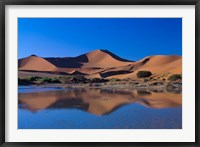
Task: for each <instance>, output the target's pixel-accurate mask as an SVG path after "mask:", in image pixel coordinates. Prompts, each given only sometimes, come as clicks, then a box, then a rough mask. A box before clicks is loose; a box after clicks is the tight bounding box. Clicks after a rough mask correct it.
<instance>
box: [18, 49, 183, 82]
mask: <svg viewBox="0 0 200 147" xmlns="http://www.w3.org/2000/svg"><path fill="white" fill-rule="evenodd" d="M18 70H19V71H21V72H29V73H30V72H37V73H38V72H39V73H45V72H46V73H50V74H51V73H52V74H55V73H57V74H67V75H84V76H86V77H87V78H108V79H109V78H118V79H125V78H130V79H137V76H136V74H137V72H138V71H141V70H148V71H151V72H152V76H153V77H159V76H162V77H163V78H167V77H168V76H170V75H171V74H181V73H182V57H181V56H175V55H168V56H167V55H155V56H148V57H145V58H143V59H141V60H139V61H129V60H126V59H122V58H120V57H118V56H117V55H115V54H113V53H111V52H109V51H107V50H100V49H98V50H94V51H92V52H89V53H86V54H83V55H80V56H77V57H64V58H42V57H39V56H36V55H31V56H29V57H26V58H22V59H19V61H18Z"/></svg>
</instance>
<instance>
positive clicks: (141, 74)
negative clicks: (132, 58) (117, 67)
mask: <svg viewBox="0 0 200 147" xmlns="http://www.w3.org/2000/svg"><path fill="white" fill-rule="evenodd" d="M151 75H152V73H151V72H150V71H138V72H137V77H138V78H146V77H150V76H151Z"/></svg>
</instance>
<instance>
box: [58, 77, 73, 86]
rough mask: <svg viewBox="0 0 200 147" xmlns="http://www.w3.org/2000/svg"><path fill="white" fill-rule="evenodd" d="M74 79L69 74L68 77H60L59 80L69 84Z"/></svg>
mask: <svg viewBox="0 0 200 147" xmlns="http://www.w3.org/2000/svg"><path fill="white" fill-rule="evenodd" d="M72 80H73V77H69V76H67V77H59V81H60V82H61V83H63V84H69V83H71V82H72Z"/></svg>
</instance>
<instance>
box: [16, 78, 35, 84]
mask: <svg viewBox="0 0 200 147" xmlns="http://www.w3.org/2000/svg"><path fill="white" fill-rule="evenodd" d="M18 84H19V85H31V84H33V83H32V82H31V81H28V80H26V79H20V78H18Z"/></svg>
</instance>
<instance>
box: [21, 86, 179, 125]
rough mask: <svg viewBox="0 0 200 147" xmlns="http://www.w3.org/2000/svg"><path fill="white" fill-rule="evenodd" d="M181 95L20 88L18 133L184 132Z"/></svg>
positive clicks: (106, 90)
mask: <svg viewBox="0 0 200 147" xmlns="http://www.w3.org/2000/svg"><path fill="white" fill-rule="evenodd" d="M181 128H182V94H177V93H167V92H162V91H147V90H146V91H144V90H143V91H141V90H140V91H137V90H111V89H110V90H109V89H62V88H41V87H31V86H19V88H18V129H181Z"/></svg>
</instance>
